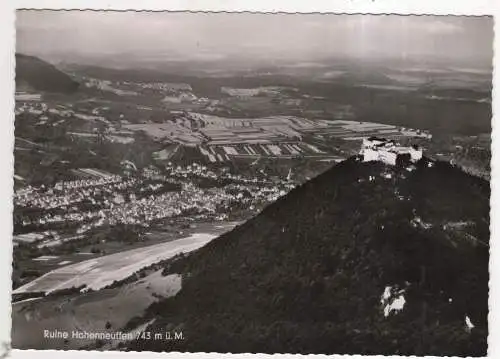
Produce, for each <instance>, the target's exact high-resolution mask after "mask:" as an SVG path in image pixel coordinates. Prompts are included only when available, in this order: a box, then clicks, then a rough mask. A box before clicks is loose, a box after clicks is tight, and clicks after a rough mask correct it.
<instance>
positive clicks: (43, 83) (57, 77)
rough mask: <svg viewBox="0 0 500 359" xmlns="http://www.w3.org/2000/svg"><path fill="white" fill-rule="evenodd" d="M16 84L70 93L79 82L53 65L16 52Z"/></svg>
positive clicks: (38, 89) (37, 89) (40, 89)
mask: <svg viewBox="0 0 500 359" xmlns="http://www.w3.org/2000/svg"><path fill="white" fill-rule="evenodd" d="M16 85H17V87H18V88H19V87H23V88H25V87H29V88H31V89H33V90H36V91H47V92H58V93H71V92H74V91H76V90H77V89H78V87H79V84H78V82H76V81H73V80H72V79H71V77H69V76H68V75H67V74H65V73H64V72H62V71H59V70H58V69H57V68H56V67H54V66H53V65H51V64H49V63H47V62H45V61H43V60H41V59H39V58H38V57H34V56H27V55H23V54H16Z"/></svg>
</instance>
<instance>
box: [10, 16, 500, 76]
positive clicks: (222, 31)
mask: <svg viewBox="0 0 500 359" xmlns="http://www.w3.org/2000/svg"><path fill="white" fill-rule="evenodd" d="M16 28H17V51H18V52H22V53H26V54H32V55H39V56H46V57H47V56H49V57H50V56H52V57H53V58H57V56H59V55H61V54H65V56H66V57H65V58H66V59H67V58H68V56H69V58H70V59H72V60H74V61H75V60H76V61H77V60H78V58H79V57H82V58H83V57H96V58H99V57H103V58H104V57H105V56H110V55H117V56H119V55H120V54H122V55H123V54H125V53H128V54H132V55H129V56H132V57H134V58H135V59H136V60H137V59H140V58H144V59H145V60H147V59H168V60H171V61H172V60H174V61H175V60H182V61H184V60H186V59H203V60H221V59H223V58H228V57H229V58H235V57H238V56H239V57H241V58H246V59H249V60H251V59H265V58H273V59H276V58H283V59H288V60H300V61H314V60H315V59H320V58H324V57H332V58H335V57H336V56H342V57H345V56H347V57H357V58H366V59H370V58H378V59H380V58H401V57H403V58H404V57H405V56H406V57H409V58H420V57H429V56H431V57H434V58H438V59H439V58H440V59H450V60H453V61H456V62H461V61H465V60H467V61H469V62H472V63H477V64H478V66H481V65H484V64H491V61H492V57H493V19H492V18H491V17H454V16H448V17H435V16H395V15H389V16H384V15H381V16H375V15H283V14H281V15H269V14H267V15H266V14H224V13H223V14H205V13H150V12H142V13H139V12H93V11H66V12H64V11H18V13H17V26H16ZM56 54H58V55H56Z"/></svg>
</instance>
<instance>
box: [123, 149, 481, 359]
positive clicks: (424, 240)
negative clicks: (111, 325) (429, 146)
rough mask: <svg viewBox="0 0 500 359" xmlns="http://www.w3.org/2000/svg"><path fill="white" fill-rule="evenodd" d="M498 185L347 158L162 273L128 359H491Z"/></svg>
mask: <svg viewBox="0 0 500 359" xmlns="http://www.w3.org/2000/svg"><path fill="white" fill-rule="evenodd" d="M489 198H490V188H489V183H488V182H486V181H483V180H481V179H479V178H476V177H473V176H470V175H467V174H465V173H463V172H461V171H460V170H459V169H457V168H455V167H452V166H450V165H448V164H446V163H441V162H435V163H430V164H429V161H428V160H427V159H425V158H424V159H423V160H421V161H420V162H419V163H418V164H417V165H416V166H415V168H412V167H408V168H406V167H402V168H396V167H391V166H386V165H384V164H382V163H375V162H371V163H362V162H360V161H359V159H357V158H354V157H353V158H350V159H348V160H346V161H344V162H341V163H339V164H337V165H336V166H334V167H332V168H331V169H330V170H328V171H326V172H325V173H323V174H321V175H320V176H318V177H316V178H314V179H312V180H310V181H309V182H307V183H305V184H303V185H302V186H300V187H298V188H296V189H294V190H293V191H291V192H290V193H289V194H288V195H286V196H284V197H282V198H281V199H279V200H278V201H277V202H275V203H273V204H272V205H270V206H268V207H267V208H266V209H264V210H263V211H262V212H261V213H260V214H259V215H258V216H256V217H254V218H253V219H251V220H249V221H248V222H246V223H245V224H243V225H241V226H239V227H236V228H235V229H234V230H233V231H231V232H229V233H227V234H225V235H223V236H221V237H219V238H218V239H216V240H214V241H213V242H211V243H209V244H208V245H207V246H205V247H203V248H202V249H200V250H199V251H197V252H195V253H194V254H192V255H190V256H188V257H187V259H183V260H179V261H176V262H174V264H172V265H171V266H169V267H167V268H166V269H165V271H164V273H165V274H167V273H174V272H176V273H183V278H184V279H183V283H182V290H181V291H180V292H179V293H178V295H177V296H175V297H172V298H169V299H166V300H163V301H160V302H159V303H157V304H154V305H153V306H152V307H150V308H149V310H148V313H147V315H146V317H145V318H144V320H146V319H147V320H150V319H155V321H154V322H153V324H151V325H150V326H149V328H148V330H151V331H152V332H158V331H161V332H164V331H165V330H177V331H182V332H183V335H184V337H185V339H184V340H171V341H136V342H133V343H131V344H130V345H129V348H128V349H131V350H153V351H157V350H160V351H161V350H175V351H190V352H192V351H203V352H233V353H235V352H265V353H285V352H288V353H318V354H320V353H321V354H333V353H339V354H343V353H345V354H353V353H358V354H401V355H436V356H441V355H458V356H484V355H486V350H487V334H488V328H487V314H488V259H489V209H490V208H489Z"/></svg>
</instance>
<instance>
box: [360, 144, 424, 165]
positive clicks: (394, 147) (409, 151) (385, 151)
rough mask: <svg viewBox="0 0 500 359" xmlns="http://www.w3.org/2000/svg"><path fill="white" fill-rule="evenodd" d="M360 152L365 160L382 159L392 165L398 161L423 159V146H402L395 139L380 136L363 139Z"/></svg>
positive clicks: (406, 161)
mask: <svg viewBox="0 0 500 359" xmlns="http://www.w3.org/2000/svg"><path fill="white" fill-rule="evenodd" d="M359 154H360V155H362V156H363V162H370V161H381V162H384V163H386V164H388V165H392V166H395V165H396V164H397V163H408V162H414V163H415V162H418V161H419V160H420V159H422V149H421V148H419V147H417V146H410V147H404V146H400V145H398V144H397V143H396V142H395V141H393V140H388V139H385V138H379V137H369V138H365V139H363V144H362V145H361V150H360V151H359Z"/></svg>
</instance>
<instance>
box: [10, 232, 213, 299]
mask: <svg viewBox="0 0 500 359" xmlns="http://www.w3.org/2000/svg"><path fill="white" fill-rule="evenodd" d="M216 236H217V235H215V234H208V233H195V234H192V235H191V236H190V237H187V238H181V239H178V240H175V241H171V242H166V243H160V244H156V245H152V246H147V247H141V248H137V249H133V250H129V251H124V252H119V253H115V254H111V255H107V256H103V257H98V258H94V259H91V260H87V261H83V262H80V263H77V264H73V265H68V266H64V267H61V268H58V269H55V270H53V271H51V272H49V273H47V274H45V275H43V276H41V277H40V278H37V279H35V280H34V281H32V282H30V283H28V284H26V285H24V286H22V287H19V288H17V289H16V290H14V291H13V294H20V293H32V292H45V293H46V294H49V293H51V292H54V291H57V290H61V289H69V288H78V287H81V286H85V287H86V288H90V289H92V290H98V289H101V288H104V287H106V286H108V285H110V284H111V283H113V282H114V281H117V280H121V279H124V278H127V277H128V276H130V275H132V274H133V273H134V272H136V271H137V270H139V269H141V268H144V267H147V266H149V265H151V264H153V263H156V262H159V261H161V260H164V259H168V258H171V257H173V256H175V255H177V254H179V253H181V252H184V253H186V252H190V251H193V250H195V249H198V248H200V247H202V246H204V245H205V244H206V243H208V242H209V241H211V240H212V239H213V238H215V237H216Z"/></svg>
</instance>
